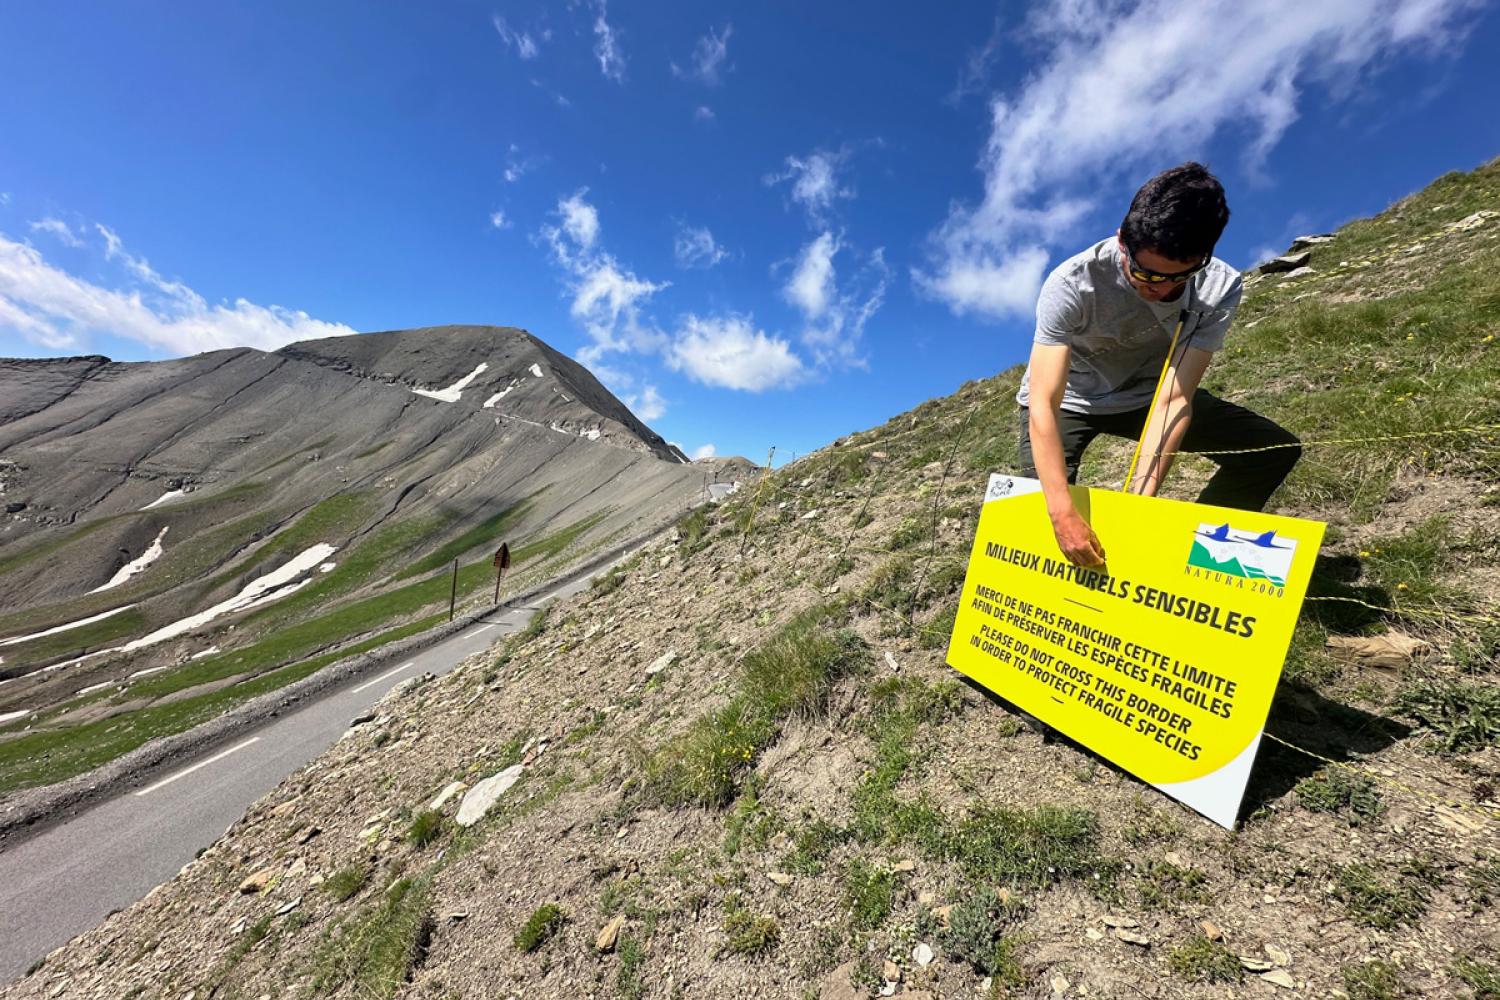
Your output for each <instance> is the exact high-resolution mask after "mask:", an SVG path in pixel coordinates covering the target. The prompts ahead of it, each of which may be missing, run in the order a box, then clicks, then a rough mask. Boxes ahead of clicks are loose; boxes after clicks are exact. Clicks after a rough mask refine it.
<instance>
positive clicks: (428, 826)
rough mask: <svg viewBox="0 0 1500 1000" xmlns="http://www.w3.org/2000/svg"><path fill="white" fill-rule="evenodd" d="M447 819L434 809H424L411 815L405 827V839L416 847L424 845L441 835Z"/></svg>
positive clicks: (419, 847)
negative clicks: (408, 824) (408, 823)
mask: <svg viewBox="0 0 1500 1000" xmlns="http://www.w3.org/2000/svg"><path fill="white" fill-rule="evenodd" d="M447 825H448V821H447V820H446V819H444V818H443V814H442V813H440V812H438V811H437V810H435V809H426V810H423V811H422V812H419V813H417V815H416V816H414V817H412V821H411V825H410V826H408V827H407V828H406V841H407V843H409V844H411V845H412V846H413V847H415V848H417V849H419V850H420V849H421V848H424V847H426V846H427V845H429V844H431V843H433V842H435V841H436V840H437V839H438V838H439V837H441V836H442V835H443V831H444V829H445V828H446V827H447Z"/></svg>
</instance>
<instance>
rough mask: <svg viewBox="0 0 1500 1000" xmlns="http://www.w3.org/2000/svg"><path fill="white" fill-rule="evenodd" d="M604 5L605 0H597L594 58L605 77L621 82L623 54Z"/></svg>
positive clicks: (623, 74) (623, 65) (623, 63)
mask: <svg viewBox="0 0 1500 1000" xmlns="http://www.w3.org/2000/svg"><path fill="white" fill-rule="evenodd" d="M606 7H607V2H606V0H599V11H598V14H597V15H596V16H595V18H594V58H596V59H598V60H599V72H601V73H603V74H604V76H605V79H608V80H613V81H615V82H616V83H623V82H624V80H625V54H624V53H623V52H621V51H620V40H619V38H618V37H616V35H615V29H614V28H613V27H611V26H610V23H609V20H608V18H606V16H605V14H606Z"/></svg>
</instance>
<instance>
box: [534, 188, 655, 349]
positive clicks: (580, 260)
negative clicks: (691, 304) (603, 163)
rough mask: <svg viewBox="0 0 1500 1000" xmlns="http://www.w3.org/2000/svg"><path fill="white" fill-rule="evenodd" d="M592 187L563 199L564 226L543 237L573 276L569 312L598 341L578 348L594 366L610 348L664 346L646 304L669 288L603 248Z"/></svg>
mask: <svg viewBox="0 0 1500 1000" xmlns="http://www.w3.org/2000/svg"><path fill="white" fill-rule="evenodd" d="M586 194H588V189H587V188H584V189H581V190H579V191H576V192H574V193H573V194H571V195H569V196H568V197H566V198H562V199H559V201H558V203H557V211H556V215H557V216H558V218H559V220H560V221H561V225H560V226H544V227H542V231H541V238H542V239H543V240H544V241H545V242H546V244H547V245H548V246H549V247H550V248H551V250H552V254H553V257H554V259H555V260H556V261H557V263H558V264H559V265H561V266H562V268H563V269H564V270H565V271H567V272H568V275H569V290H570V291H571V292H572V294H573V302H572V304H571V306H570V307H569V312H571V313H572V315H573V318H574V319H576V320H577V321H578V322H579V323H580V324H581V325H582V326H583V328H584V329H585V330H587V331H588V334H589V336H590V337H591V338H592V339H593V341H594V342H593V343H592V344H590V345H588V346H587V347H585V348H584V349H583V350H581V351H579V352H578V359H579V360H580V361H582V362H583V363H584V364H585V365H588V366H589V367H590V368H596V369H597V367H598V366H599V362H600V361H601V359H602V358H603V357H604V355H605V354H607V353H609V352H610V351H652V350H658V349H660V348H661V347H662V345H663V344H664V343H665V341H666V336H665V334H663V333H662V332H661V331H659V330H657V329H656V328H655V327H654V326H652V325H651V324H650V323H649V322H647V321H645V320H644V319H643V318H642V316H641V306H642V305H643V304H644V303H645V302H646V300H648V299H649V298H650V297H651V296H652V295H654V294H656V293H657V292H659V291H661V290H662V289H664V288H667V287H668V286H669V283H667V282H661V283H658V282H652V281H647V280H645V279H643V278H639V277H637V276H636V275H635V274H634V273H633V272H632V271H630V270H629V269H628V268H625V267H623V266H622V265H621V264H620V263H619V262H618V261H617V260H615V258H614V257H613V256H611V255H610V254H608V253H606V252H605V251H604V250H603V249H602V248H600V247H599V246H598V243H599V213H598V210H596V209H595V208H594V206H593V205H591V204H589V203H588V202H587V201H586V200H584V196H585V195H586Z"/></svg>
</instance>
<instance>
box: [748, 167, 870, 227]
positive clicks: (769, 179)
mask: <svg viewBox="0 0 1500 1000" xmlns="http://www.w3.org/2000/svg"><path fill="white" fill-rule="evenodd" d="M848 158H849V151H848V150H847V149H841V150H839V151H837V152H828V151H826V150H818V151H815V152H813V153H811V154H809V155H808V156H806V157H801V156H788V157H787V158H786V167H787V168H786V170H785V171H783V172H782V173H779V174H767V175H766V176H765V177H764V178H763V180H764V181H765V184H766V186H767V187H770V186H773V185H776V184H780V183H782V182H783V181H791V183H792V200H793V201H795V202H797V204H799V205H801V206H802V207H803V209H805V210H806V211H807V214H808V216H809V217H810V218H811V219H813V220H814V221H818V220H822V219H824V218H826V217H827V215H828V213H829V212H830V211H831V210H832V209H833V206H834V203H835V202H837V201H839V200H841V199H845V198H853V197H854V189H853V188H849V187H845V186H843V185H841V184H840V183H839V178H838V172H839V168H840V167H841V166H843V164H844V162H845V161H846V160H848Z"/></svg>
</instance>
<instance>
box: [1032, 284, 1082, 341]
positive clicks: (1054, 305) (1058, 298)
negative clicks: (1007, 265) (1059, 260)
mask: <svg viewBox="0 0 1500 1000" xmlns="http://www.w3.org/2000/svg"><path fill="white" fill-rule="evenodd" d="M1083 326H1084V315H1083V295H1082V293H1081V291H1080V289H1079V287H1078V283H1077V281H1075V280H1073V279H1072V278H1070V277H1069V276H1068V275H1066V274H1064V273H1063V271H1062V270H1061V269H1059V270H1056V271H1053V272H1052V273H1051V274H1049V275H1048V276H1047V280H1046V281H1044V282H1042V292H1041V294H1040V295H1038V296H1037V300H1036V335H1035V337H1034V338H1033V340H1034V342H1035V343H1038V344H1049V345H1062V346H1065V347H1068V346H1072V344H1073V338H1074V336H1076V335H1077V334H1078V333H1079V332H1080V331H1081V330H1082V329H1083Z"/></svg>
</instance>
